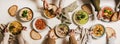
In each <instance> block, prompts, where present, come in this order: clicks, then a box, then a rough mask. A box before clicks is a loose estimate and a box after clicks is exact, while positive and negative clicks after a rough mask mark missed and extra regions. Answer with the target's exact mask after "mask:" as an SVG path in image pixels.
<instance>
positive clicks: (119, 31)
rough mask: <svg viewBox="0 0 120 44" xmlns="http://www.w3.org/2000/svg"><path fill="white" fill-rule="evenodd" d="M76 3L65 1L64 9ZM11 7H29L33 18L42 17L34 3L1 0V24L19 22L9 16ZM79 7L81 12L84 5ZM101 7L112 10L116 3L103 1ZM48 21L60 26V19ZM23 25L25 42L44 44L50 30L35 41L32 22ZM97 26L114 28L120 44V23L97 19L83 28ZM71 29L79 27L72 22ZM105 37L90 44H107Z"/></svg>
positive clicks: (58, 43) (24, 0) (58, 40)
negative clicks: (107, 7) (32, 34)
mask: <svg viewBox="0 0 120 44" xmlns="http://www.w3.org/2000/svg"><path fill="white" fill-rule="evenodd" d="M74 1H75V0H64V1H63V3H62V7H66V6H68V5H69V4H70V3H72V2H74ZM38 2H39V6H41V7H42V5H43V3H42V1H41V0H39V1H38ZM49 2H50V1H49ZM78 2H79V1H78ZM11 5H18V7H19V8H18V9H21V8H23V7H29V8H31V9H32V10H33V12H34V17H33V18H36V17H42V16H41V13H40V12H39V11H38V9H37V7H36V5H35V3H34V2H32V1H31V0H0V24H1V23H3V24H7V23H9V22H11V21H15V20H17V19H16V17H11V16H10V15H9V14H8V8H9V7H10V6H11ZM78 5H79V7H78V8H77V9H76V10H80V9H81V8H80V7H81V6H80V5H82V2H79V3H78ZM100 6H101V7H103V6H110V7H111V8H114V1H113V0H101V5H100ZM76 10H74V11H73V12H70V13H69V14H70V19H71V18H72V14H73V13H74V12H75V11H76ZM96 14H97V13H96V12H95V15H96ZM47 21H48V25H49V26H51V27H52V28H53V27H54V26H56V25H58V24H60V21H59V20H58V19H56V18H52V19H47ZM71 21H72V20H71ZM22 24H23V26H26V27H27V30H26V31H23V32H22V35H23V37H24V40H26V41H27V42H29V44H42V41H43V40H44V37H45V35H46V34H47V32H48V31H49V29H46V30H45V31H43V32H41V33H40V34H41V35H42V39H40V40H33V39H31V38H30V34H29V33H30V31H31V29H32V28H31V27H30V24H31V21H29V22H22ZM95 24H103V25H104V26H105V27H112V28H113V29H115V31H116V36H117V38H116V40H115V44H120V41H119V40H120V21H117V22H111V23H105V22H101V21H99V20H97V18H96V19H95V20H94V21H88V23H87V24H85V25H83V27H85V28H89V27H90V26H92V25H95ZM69 27H70V29H75V28H76V27H77V26H76V25H75V24H74V23H73V22H72V24H71V25H70V26H69ZM105 36H106V35H104V36H103V37H101V38H99V39H97V40H91V43H90V44H105V43H106V39H105ZM62 40H63V39H61V38H59V39H57V41H56V42H57V43H56V44H62V43H63V41H62Z"/></svg>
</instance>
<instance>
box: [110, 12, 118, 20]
mask: <svg viewBox="0 0 120 44" xmlns="http://www.w3.org/2000/svg"><path fill="white" fill-rule="evenodd" d="M118 16H119V15H118V13H117V12H115V13H114V14H113V16H112V17H111V21H113V22H115V21H118Z"/></svg>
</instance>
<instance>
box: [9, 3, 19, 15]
mask: <svg viewBox="0 0 120 44" xmlns="http://www.w3.org/2000/svg"><path fill="white" fill-rule="evenodd" d="M17 10H18V6H17V5H12V6H11V7H10V8H9V9H8V13H9V14H10V16H15V15H16V12H17Z"/></svg>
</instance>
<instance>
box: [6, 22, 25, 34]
mask: <svg viewBox="0 0 120 44" xmlns="http://www.w3.org/2000/svg"><path fill="white" fill-rule="evenodd" d="M13 22H17V23H19V25H20V26H21V27H20V28H21V29H20V31H18V30H17V32H11V31H12V30H13V29H12V30H10V29H9V28H10V25H11V23H13ZM13 22H10V23H9V24H8V26H7V29H8V31H9V32H10V34H12V35H18V34H20V33H21V31H22V30H23V28H24V27H23V26H22V24H21V23H20V22H19V21H13ZM15 26H18V25H17V24H16V25H15ZM14 28H15V27H14Z"/></svg>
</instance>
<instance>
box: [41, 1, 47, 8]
mask: <svg viewBox="0 0 120 44" xmlns="http://www.w3.org/2000/svg"><path fill="white" fill-rule="evenodd" d="M42 1H43V6H44V8H45V9H48V7H49V4H48V3H47V1H46V0H42Z"/></svg>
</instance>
